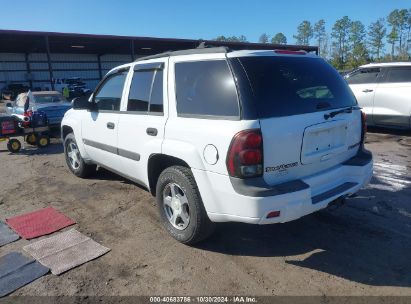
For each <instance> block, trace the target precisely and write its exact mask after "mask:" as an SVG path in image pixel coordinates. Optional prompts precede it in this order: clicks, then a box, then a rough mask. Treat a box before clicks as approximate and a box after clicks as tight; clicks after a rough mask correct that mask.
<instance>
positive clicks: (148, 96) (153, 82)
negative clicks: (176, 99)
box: [127, 69, 163, 114]
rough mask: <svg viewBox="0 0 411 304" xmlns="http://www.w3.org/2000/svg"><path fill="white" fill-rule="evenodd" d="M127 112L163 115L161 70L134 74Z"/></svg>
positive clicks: (141, 71) (139, 71)
mask: <svg viewBox="0 0 411 304" xmlns="http://www.w3.org/2000/svg"><path fill="white" fill-rule="evenodd" d="M127 111H133V112H148V113H153V114H154V113H160V114H162V113H163V70H160V69H156V70H137V71H135V72H134V75H133V79H132V81H131V86H130V92H129V96H128V104H127Z"/></svg>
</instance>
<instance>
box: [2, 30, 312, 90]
mask: <svg viewBox="0 0 411 304" xmlns="http://www.w3.org/2000/svg"><path fill="white" fill-rule="evenodd" d="M201 42H202V41H200V40H192V39H171V38H153V37H130V36H111V35H88V34H71V33H55V32H30V31H14V30H0V90H1V88H2V87H4V86H5V85H7V84H12V83H22V84H25V85H28V86H30V87H31V88H33V89H54V83H53V80H55V79H65V78H71V77H80V78H81V79H82V80H83V81H84V82H85V83H86V84H87V86H88V87H89V88H91V89H93V88H94V87H95V86H96V85H97V83H98V82H99V81H100V80H101V78H102V77H103V76H104V75H105V73H107V72H108V71H109V70H110V69H112V68H113V67H115V66H118V65H120V64H123V63H127V62H130V61H133V60H135V59H137V58H139V57H142V56H147V55H153V54H157V53H161V52H165V51H170V50H173V51H174V50H182V49H190V48H196V47H198V45H199V44H200V43H201ZM205 43H206V44H207V45H213V46H227V47H230V48H232V49H235V50H238V49H267V50H273V49H287V50H306V51H308V52H318V48H317V47H312V46H298V45H273V44H261V43H248V42H247V43H243V42H220V41H208V40H205Z"/></svg>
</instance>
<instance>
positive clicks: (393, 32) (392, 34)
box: [387, 27, 398, 60]
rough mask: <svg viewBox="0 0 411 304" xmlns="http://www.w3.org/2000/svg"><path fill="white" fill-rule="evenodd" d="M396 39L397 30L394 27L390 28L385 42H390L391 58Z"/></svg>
mask: <svg viewBox="0 0 411 304" xmlns="http://www.w3.org/2000/svg"><path fill="white" fill-rule="evenodd" d="M397 41H398V32H397V29H396V28H395V27H393V28H392V29H391V32H390V33H389V34H388V35H387V42H388V43H389V44H391V60H393V59H394V54H395V43H396V42H397Z"/></svg>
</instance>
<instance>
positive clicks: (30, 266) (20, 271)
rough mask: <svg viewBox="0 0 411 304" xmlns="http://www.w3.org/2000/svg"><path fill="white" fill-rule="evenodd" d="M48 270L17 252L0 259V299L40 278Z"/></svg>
mask: <svg viewBox="0 0 411 304" xmlns="http://www.w3.org/2000/svg"><path fill="white" fill-rule="evenodd" d="M47 272H49V269H48V268H47V267H44V266H43V265H41V264H40V263H39V262H36V261H35V260H32V259H29V258H27V257H25V256H24V255H22V254H21V253H18V252H10V253H9V254H6V255H5V256H2V257H0V297H4V296H6V295H8V294H9V293H12V292H13V291H15V290H16V289H19V288H20V287H23V286H24V285H27V284H28V283H30V282H32V281H34V280H36V279H38V278H40V277H42V276H43V275H45V274H46V273H47Z"/></svg>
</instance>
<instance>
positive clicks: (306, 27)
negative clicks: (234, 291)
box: [294, 20, 313, 45]
mask: <svg viewBox="0 0 411 304" xmlns="http://www.w3.org/2000/svg"><path fill="white" fill-rule="evenodd" d="M312 37H313V28H312V26H311V23H310V21H307V20H304V21H303V22H301V23H300V25H299V26H298V28H297V35H295V36H294V38H295V40H296V43H297V44H302V45H308V44H309V43H310V39H311V38H312Z"/></svg>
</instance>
